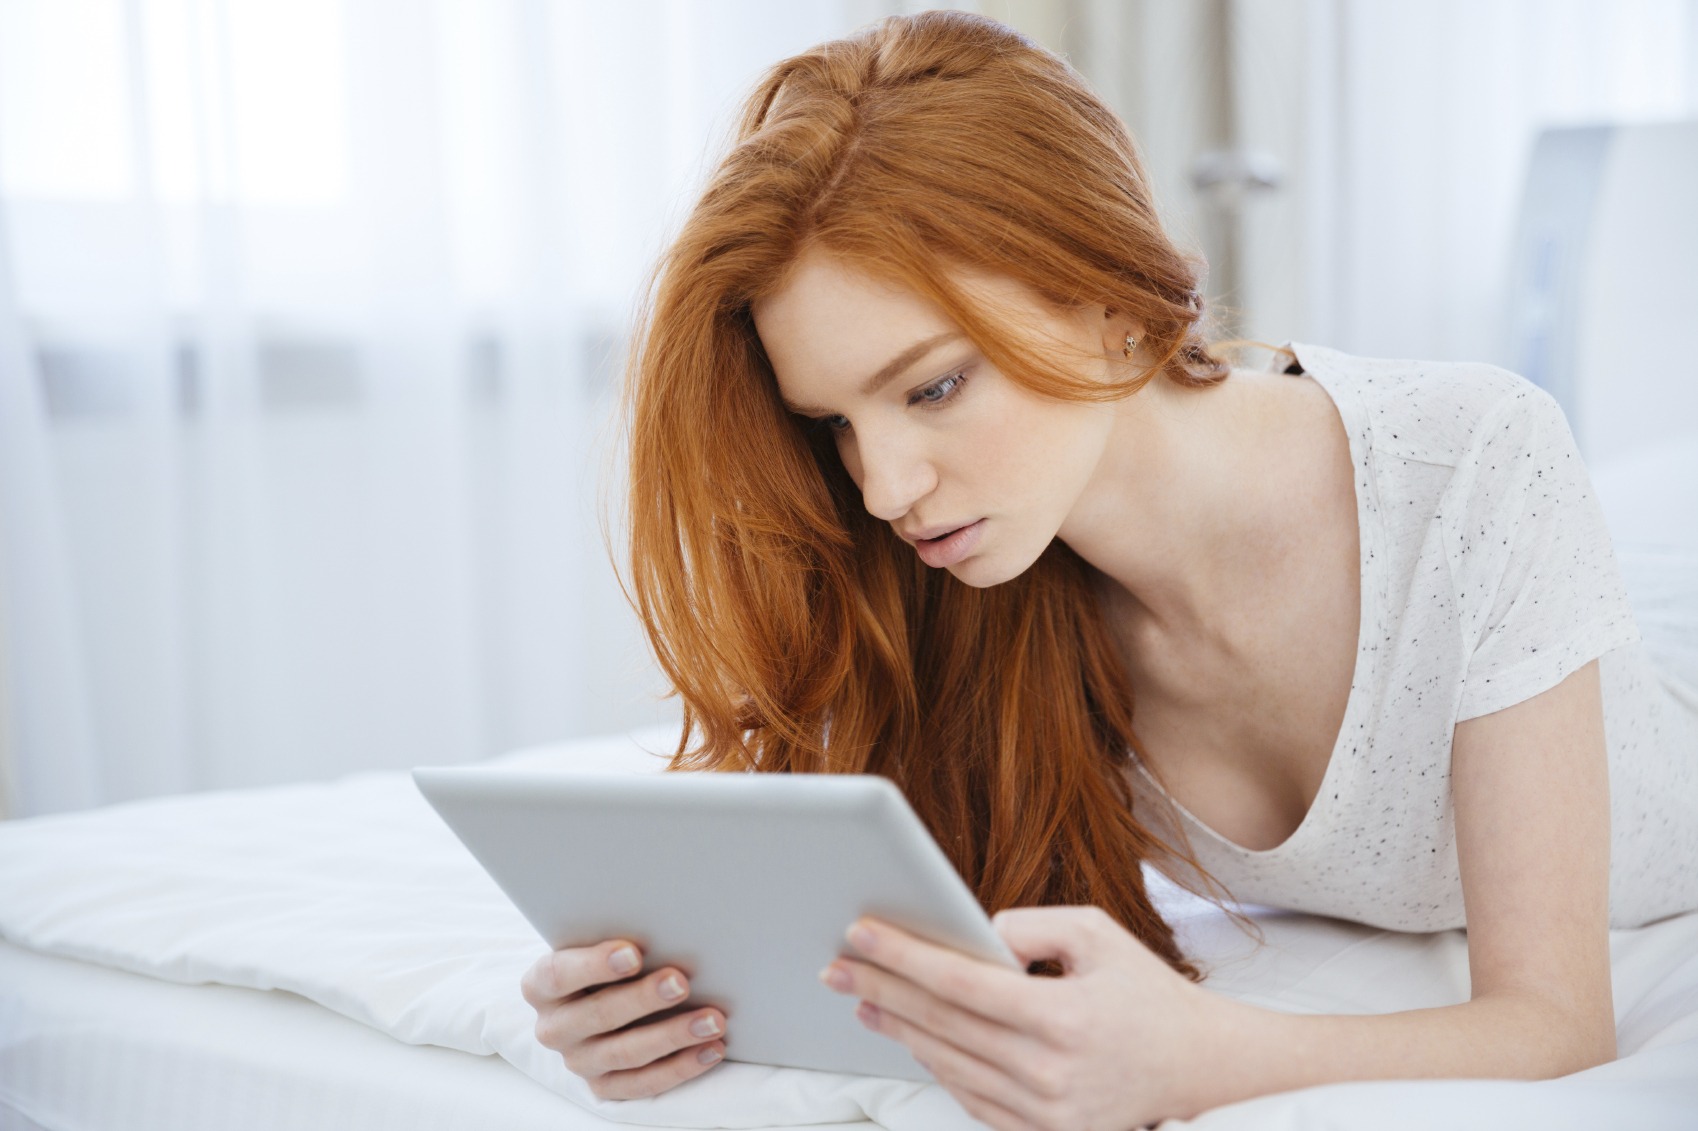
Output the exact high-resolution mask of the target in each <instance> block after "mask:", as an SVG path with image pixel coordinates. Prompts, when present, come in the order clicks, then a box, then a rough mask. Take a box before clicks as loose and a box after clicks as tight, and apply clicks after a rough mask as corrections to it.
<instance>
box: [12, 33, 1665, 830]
mask: <svg viewBox="0 0 1698 1131" xmlns="http://www.w3.org/2000/svg"><path fill="white" fill-rule="evenodd" d="M930 6H949V7H962V8H968V9H976V10H979V11H982V12H984V13H986V14H988V15H992V16H996V17H998V18H1001V19H1004V20H1006V21H1008V22H1010V23H1013V24H1014V25H1015V26H1016V27H1020V28H1021V29H1022V30H1025V31H1027V32H1028V33H1029V34H1032V35H1033V36H1034V37H1035V38H1037V39H1038V40H1039V41H1040V42H1043V43H1045V44H1046V45H1047V46H1050V47H1052V48H1055V49H1057V50H1060V51H1063V52H1064V53H1066V54H1068V56H1069V57H1070V58H1071V59H1072V60H1073V61H1074V62H1075V64H1076V65H1077V66H1079V67H1080V69H1081V70H1082V71H1084V73H1085V74H1086V76H1087V77H1088V78H1089V79H1091V81H1092V82H1093V83H1094V84H1095V85H1096V86H1097V87H1098V89H1099V90H1101V91H1102V92H1103V93H1104V95H1105V97H1107V98H1108V99H1109V101H1110V102H1111V103H1112V104H1114V105H1116V106H1117V107H1118V108H1119V109H1120V110H1121V112H1122V113H1123V114H1124V115H1125V116H1126V118H1127V120H1128V122H1129V124H1130V125H1131V126H1132V129H1133V132H1134V134H1135V135H1136V136H1137V137H1138V139H1139V142H1140V145H1141V146H1142V148H1143V150H1144V153H1145V156H1146V159H1147V161H1148V164H1149V165H1150V168H1151V172H1152V174H1153V176H1154V179H1155V182H1156V186H1157V190H1158V193H1159V204H1160V206H1161V207H1162V209H1163V214H1164V217H1166V218H1167V219H1168V221H1169V223H1170V224H1171V225H1172V227H1173V229H1174V231H1175V234H1176V235H1177V236H1178V237H1179V238H1180V239H1181V240H1182V241H1185V242H1189V243H1192V244H1194V245H1196V246H1199V247H1200V248H1203V249H1205V250H1210V243H1211V240H1213V239H1218V232H1212V231H1211V227H1210V225H1211V223H1212V221H1211V219H1210V217H1209V215H1208V214H1207V210H1206V209H1205V208H1203V207H1202V202H1201V201H1200V199H1199V198H1198V197H1197V196H1196V194H1195V193H1194V191H1193V190H1192V188H1191V186H1190V183H1189V178H1190V173H1191V162H1192V161H1193V160H1194V159H1195V158H1196V156H1197V155H1198V154H1199V153H1200V152H1202V151H1204V150H1206V149H1218V148H1220V147H1222V146H1223V145H1224V146H1232V145H1237V146H1244V147H1248V148H1252V149H1259V150H1264V151H1266V152H1268V153H1270V154H1272V155H1273V156H1274V157H1275V158H1277V160H1278V162H1279V164H1280V166H1281V167H1282V169H1283V170H1284V174H1285V176H1284V181H1283V183H1282V185H1281V187H1280V188H1279V189H1278V190H1275V191H1273V192H1269V193H1260V194H1252V195H1251V196H1250V197H1249V198H1247V199H1246V201H1245V203H1244V212H1243V216H1242V222H1241V224H1240V225H1239V227H1238V231H1239V233H1240V235H1239V236H1238V237H1237V238H1238V246H1237V247H1236V256H1235V259H1236V262H1237V263H1238V265H1239V272H1240V273H1239V279H1240V284H1239V291H1238V293H1236V294H1233V295H1219V294H1215V295H1213V296H1212V297H1213V298H1214V299H1215V300H1216V301H1217V302H1218V301H1227V302H1231V303H1232V304H1234V305H1236V306H1238V307H1240V308H1241V310H1242V311H1243V317H1242V320H1241V330H1242V332H1243V333H1245V334H1246V335H1247V336H1253V337H1260V338H1263V339H1265V340H1275V341H1277V340H1280V339H1281V338H1286V337H1290V338H1297V339H1299V340H1310V341H1320V342H1326V343H1330V344H1333V345H1337V346H1340V347H1342V348H1345V349H1350V350H1355V351H1357V352H1362V353H1379V354H1386V355H1394V356H1396V355H1401V356H1422V357H1434V358H1449V357H1455V358H1462V357H1470V358H1484V359H1488V360H1498V361H1502V362H1505V363H1508V359H1506V358H1504V357H1503V350H1504V342H1503V339H1502V331H1503V327H1504V324H1505V319H1504V317H1503V303H1504V295H1505V290H1506V287H1505V280H1504V272H1505V265H1506V260H1507V256H1508V253H1509V247H1510V240H1511V233H1512V229H1513V220H1514V210H1515V207H1516V202H1517V200H1518V198H1519V193H1520V185H1521V178H1522V176H1523V173H1524V168H1525V163H1526V158H1527V153H1528V150H1529V147H1530V145H1531V143H1532V138H1533V136H1534V133H1535V131H1536V130H1537V129H1538V128H1539V127H1541V126H1543V125H1547V124H1561V123H1572V122H1583V121H1598V120H1608V119H1618V120H1619V119H1629V120H1645V119H1652V118H1667V117H1682V116H1691V115H1693V114H1694V113H1698V0H1433V2H1431V3H1422V4H1391V3H1379V2H1377V0H1217V2H1215V3H1209V4H1205V3H1202V2H1201V0H984V2H982V3H976V4H975V3H961V4H947V5H928V4H925V3H919V2H915V0H813V2H789V0H713V2H711V3H710V2H706V0H622V2H620V3H617V4H605V3H596V2H593V0H434V2H427V0H0V789H4V790H6V791H7V792H9V794H10V796H11V810H12V812H14V813H39V812H47V811H52V810H57V809H67V808H75V807H80V806H87V805H93V804H99V803H103V802H109V801H116V800H121V799H124V798H128V797H136V796H143V795H148V794H155V793H163V792H170V791H177V790H185V789H198V788H210V787H218V786H237V785H248V784H260V783H265V782H272V781H281V780H286V779H300V778H311V777H323V776H327V775H330V774H334V773H338V772H342V771H348V770H355V769H368V768H399V767H405V766H410V765H415V764H423V763H432V762H449V761H460V760H465V759H471V758H476V757H481V756H486V755H488V754H492V753H495V752H497V751H499V750H502V749H505V748H509V747H512V746H516V745H519V744H523V743H527V742H532V741H541V740H549V739H554V738H558V737H562V736H566V735H571V734H576V733H584V732H593V731H602V730H609V729H614V728H618V727H622V726H626V725H631V724H634V723H638V722H642V721H646V720H648V719H651V718H654V717H657V716H658V715H661V714H665V713H669V712H671V711H672V710H673V707H672V706H671V705H670V704H667V703H663V702H662V701H660V700H659V698H658V694H659V692H660V691H661V690H662V688H661V687H660V684H659V680H658V677H657V676H656V675H655V673H654V672H653V671H652V669H651V667H650V664H649V661H648V658H647V655H646V652H645V649H644V647H643V645H642V642H641V639H640V636H639V634H638V632H637V630H636V627H635V625H634V624H633V623H632V620H631V617H630V615H629V612H628V609H627V608H626V606H625V604H624V601H623V599H622V597H621V596H620V594H619V592H618V589H617V587H616V584H615V582H614V579H613V573H612V569H611V567H610V565H609V563H608V561H607V557H606V554H605V552H604V549H603V543H602V537H601V532H600V530H599V528H598V522H597V492H598V490H605V491H607V492H609V493H610V494H611V496H612V497H613V498H614V499H616V498H617V496H618V492H619V490H620V484H619V482H618V478H617V475H616V474H612V473H611V472H612V471H616V469H617V461H616V456H617V453H616V452H614V451H612V450H611V448H610V447H609V445H608V444H607V443H605V442H604V441H606V440H607V438H608V437H607V436H606V433H605V430H604V424H605V421H606V418H607V410H608V408H609V405H610V394H611V392H612V390H611V387H610V381H611V378H612V376H613V374H614V370H615V368H616V366H617V363H618V360H619V358H620V356H621V351H622V349H623V346H624V342H623V341H622V334H623V332H624V330H625V329H626V327H627V325H628V321H629V314H630V303H631V299H632V297H633V295H634V292H635V288H636V287H637V285H638V283H639V281H640V278H641V274H642V272H643V271H644V270H645V269H646V268H647V266H648V265H649V264H650V263H651V262H652V260H653V258H654V255H655V253H656V252H657V251H658V250H659V248H660V247H661V246H662V245H663V243H664V240H665V238H666V235H667V234H668V233H669V232H670V230H671V229H672V226H673V225H674V224H675V222H676V220H677V219H678V217H679V214H680V211H681V209H682V208H683V207H685V206H686V205H687V204H688V202H689V200H690V198H691V194H692V191H693V188H694V186H695V184H696V183H697V179H698V178H699V176H700V174H701V172H702V163H703V161H704V160H705V158H706V157H707V155H708V154H709V152H710V151H711V148H712V147H713V146H714V145H715V144H716V143H717V142H718V141H719V140H720V139H721V137H722V133H723V130H724V129H725V128H726V127H727V126H728V124H729V120H728V116H729V114H730V112H731V110H732V108H733V106H734V102H735V99H736V97H737V96H738V95H739V94H740V93H742V92H743V91H744V90H745V89H746V88H747V86H748V84H749V83H750V82H751V81H752V80H753V79H754V77H755V76H756V75H757V74H758V73H759V71H760V70H761V69H762V68H763V67H764V66H765V65H767V64H769V63H771V62H772V61H774V60H776V59H778V58H780V57H782V56H783V55H786V54H789V53H792V52H794V51H797V50H800V49H802V48H804V47H806V46H809V45H811V44H813V43H815V42H818V41H819V40H822V39H825V38H828V37H831V36H834V35H839V34H842V33H844V32H846V31H848V30H850V29H851V28H853V27H856V26H859V25H861V24H863V23H865V22H867V21H869V20H871V19H874V18H877V17H878V16H881V15H884V14H887V13H889V12H894V11H915V10H919V9H921V8H924V7H930ZM1222 27H1230V28H1232V29H1233V37H1232V40H1231V43H1230V45H1229V50H1221V49H1220V44H1219V43H1218V42H1217V40H1218V37H1219V36H1220V35H1221V31H1220V29H1221V28H1222ZM1210 37H1216V39H1211V38H1210ZM1222 60H1224V61H1225V62H1224V63H1222V62H1221V61H1222ZM1223 66H1224V67H1225V68H1226V69H1227V71H1228V72H1229V74H1230V79H1231V81H1230V82H1226V81H1224V78H1223V76H1222V74H1221V73H1219V70H1220V68H1221V67H1223ZM1223 90H1224V93H1223ZM1223 104H1225V105H1228V106H1230V112H1229V113H1225V114H1224V116H1223V112H1222V110H1221V107H1222V105H1223ZM1223 121H1225V122H1226V123H1227V125H1228V126H1229V127H1230V131H1229V132H1230V133H1231V134H1232V136H1225V137H1223V136H1221V133H1222V122H1223ZM604 469H606V470H607V471H608V472H609V473H607V474H604Z"/></svg>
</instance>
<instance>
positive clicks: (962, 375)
mask: <svg viewBox="0 0 1698 1131" xmlns="http://www.w3.org/2000/svg"><path fill="white" fill-rule="evenodd" d="M966 383H967V374H966V371H965V370H958V371H957V372H954V373H951V374H950V375H949V376H947V377H940V378H938V379H937V380H936V381H933V382H932V383H931V384H930V385H927V386H926V387H925V388H923V389H921V390H919V391H918V392H917V393H915V394H914V395H913V396H912V397H911V398H909V401H908V403H909V404H915V403H919V404H925V405H938V404H942V403H943V402H945V401H947V400H949V399H950V398H951V397H953V396H954V395H955V394H956V393H957V392H959V391H960V389H961V386H963V385H965V384H966Z"/></svg>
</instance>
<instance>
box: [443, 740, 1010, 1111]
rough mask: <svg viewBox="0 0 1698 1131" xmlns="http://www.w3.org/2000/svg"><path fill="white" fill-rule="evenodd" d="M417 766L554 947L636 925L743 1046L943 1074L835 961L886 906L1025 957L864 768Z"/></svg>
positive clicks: (954, 936)
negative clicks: (741, 770) (888, 1027)
mask: <svg viewBox="0 0 1698 1131" xmlns="http://www.w3.org/2000/svg"><path fill="white" fill-rule="evenodd" d="M413 777H414V780H415V781H416V782H417V783H418V786H419V789H420V790H421V791H422V792H423V793H424V795H425V797H426V798H427V799H428V800H429V801H430V803H431V804H432V805H433V806H434V807H435V808H436V810H437V812H438V813H440V814H441V815H442V818H443V819H444V820H445V821H447V823H448V824H449V826H450V827H451V828H452V829H453V830H454V832H455V833H456V834H457V835H458V836H459V837H460V839H461V840H462V841H463V842H465V844H466V847H467V848H469V849H470V850H471V852H472V854H473V855H474V856H476V857H477V859H478V862H479V863H481V864H482V865H483V867H484V869H485V870H486V871H488V872H489V874H490V875H491V876H492V877H493V878H494V879H495V881H496V883H498V884H499V885H500V886H501V889H502V890H503V891H504V892H506V893H507V896H508V898H510V899H511V900H512V901H513V903H514V905H515V906H517V907H518V909H519V910H520V911H521V912H523V913H524V915H525V917H526V918H527V919H529V920H530V922H531V924H532V925H533V926H535V927H536V929H537V931H538V932H539V933H540V934H541V935H542V937H543V938H544V939H545V940H546V941H547V942H548V944H549V945H550V946H552V947H555V948H559V947H563V946H583V945H590V944H594V943H598V942H601V941H603V940H605V939H609V938H629V939H632V940H633V941H635V942H637V943H639V944H640V945H641V946H642V948H643V951H644V955H645V960H644V969H645V970H653V969H656V968H657V967H659V966H662V965H667V964H676V965H677V966H678V967H679V968H681V969H683V970H684V971H685V972H686V973H687V974H688V975H689V976H690V983H691V990H692V996H691V998H690V1002H689V1005H690V1006H691V1007H699V1006H702V1005H715V1006H718V1007H719V1008H721V1009H723V1010H724V1011H725V1014H726V1018H727V1023H726V1039H725V1047H726V1057H727V1059H731V1060H743V1061H751V1062H755V1063H760V1064H782V1065H792V1066H796V1067H802V1068H819V1069H826V1070H830V1071H837V1072H858V1073H867V1074H872V1075H881V1076H900V1077H906V1078H908V1079H915V1080H925V1079H929V1078H930V1077H929V1076H928V1075H927V1074H926V1072H925V1070H924V1069H922V1068H921V1067H920V1066H919V1064H918V1063H916V1062H915V1061H914V1060H913V1058H912V1057H910V1056H909V1055H908V1053H907V1051H906V1050H905V1049H904V1048H903V1047H902V1046H901V1045H900V1044H898V1043H896V1042H895V1041H893V1040H891V1039H889V1038H887V1037H881V1036H879V1035H877V1034H875V1033H871V1032H868V1031H867V1030H866V1029H864V1028H862V1027H861V1025H860V1023H859V1022H857V1021H856V1020H855V1017H854V1006H855V1002H854V1000H853V999H850V998H846V997H844V996H842V995H839V994H835V993H832V992H831V991H830V990H828V989H826V988H825V987H824V986H823V985H821V984H820V982H819V978H818V975H819V971H820V969H821V968H822V967H823V966H825V965H826V963H828V962H830V961H831V959H832V958H833V957H835V956H837V955H838V954H847V953H850V951H849V950H848V949H847V947H846V946H845V944H844V937H843V932H844V931H845V929H846V928H847V927H848V926H849V924H850V923H851V922H852V921H854V919H855V918H856V917H857V916H858V915H861V914H869V915H874V916H877V917H879V918H882V919H885V920H888V921H889V922H892V923H895V924H897V925H898V926H902V927H905V928H908V929H909V930H912V931H914V932H916V933H918V934H921V935H923V936H926V937H928V938H931V939H933V940H935V941H938V942H941V943H944V944H946V945H949V946H953V947H955V948H957V949H959V950H963V951H966V952H968V953H970V954H974V955H977V956H979V957H981V958H984V959H987V960H989V961H992V962H996V963H999V964H1001V965H1004V966H1008V967H1010V968H1013V969H1019V968H1020V966H1019V963H1018V962H1017V961H1016V960H1015V958H1014V956H1013V955H1012V954H1011V953H1010V952H1009V950H1008V948H1007V946H1006V945H1005V944H1004V943H1003V942H1002V940H1001V938H1000V937H999V936H998V935H997V934H996V931H995V929H994V928H993V927H992V926H991V923H990V920H989V919H988V918H987V917H986V916H985V913H984V911H983V909H982V908H981V907H980V906H979V903H978V901H977V900H976V899H975V898H974V896H973V894H972V892H971V891H969V890H968V888H967V886H966V884H965V883H964V882H962V880H961V877H960V876H959V875H958V874H957V873H956V871H955V869H954V868H953V867H952V866H951V865H950V863H949V860H948V859H947V858H946V857H945V856H944V854H943V852H942V850H941V849H940V848H939V847H938V846H937V843H936V842H935V841H933V840H932V838H931V836H930V834H929V833H928V832H927V831H926V829H925V826H924V825H923V824H922V823H921V822H920V819H919V818H918V817H917V816H916V815H915V814H914V811H913V810H912V809H911V808H910V807H909V805H908V802H907V800H906V799H905V798H904V797H903V796H902V793H901V791H900V790H898V789H897V787H896V786H895V785H894V784H893V783H891V782H890V781H888V780H886V779H885V778H882V777H876V776H872V775H855V774H734V773H676V774H674V773H668V774H658V775H653V776H649V775H643V776H630V777H625V776H596V775H591V774H582V773H571V772H562V771H538V770H513V769H501V768H491V767H452V768H432V769H418V770H415V771H413Z"/></svg>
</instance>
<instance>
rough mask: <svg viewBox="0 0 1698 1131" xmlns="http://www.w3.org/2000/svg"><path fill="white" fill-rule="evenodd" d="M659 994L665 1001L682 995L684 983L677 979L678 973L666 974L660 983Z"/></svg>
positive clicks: (675, 999)
mask: <svg viewBox="0 0 1698 1131" xmlns="http://www.w3.org/2000/svg"><path fill="white" fill-rule="evenodd" d="M660 996H661V997H663V998H665V999H666V1000H667V1001H677V1000H678V999H679V998H681V997H683V996H684V983H683V982H680V981H679V980H678V975H676V974H668V975H667V976H666V980H665V981H664V982H662V983H661V984H660Z"/></svg>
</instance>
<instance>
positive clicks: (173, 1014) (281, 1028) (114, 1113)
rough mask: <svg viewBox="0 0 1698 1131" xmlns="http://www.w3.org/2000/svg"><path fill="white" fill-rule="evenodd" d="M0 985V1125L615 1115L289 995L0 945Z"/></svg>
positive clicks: (261, 1130) (317, 1130) (209, 1129)
mask: <svg viewBox="0 0 1698 1131" xmlns="http://www.w3.org/2000/svg"><path fill="white" fill-rule="evenodd" d="M0 987H4V989H3V990H0V1003H3V1004H0V1032H3V1035H4V1036H3V1042H0V1131H34V1129H36V1128H43V1129H51V1131H106V1129H117V1128H122V1129H124V1131H230V1129H231V1128H242V1129H243V1131H344V1129H346V1131H371V1129H373V1128H379V1127H405V1128H407V1129H408V1131H482V1129H485V1128H491V1127H499V1128H502V1129H503V1131H594V1129H605V1128H609V1127H616V1126H619V1125H618V1124H614V1123H611V1122H609V1121H608V1120H606V1119H603V1118H602V1117H600V1116H598V1115H594V1114H592V1113H590V1112H588V1111H585V1110H584V1109H583V1108H581V1107H579V1106H578V1105H577V1104H574V1103H572V1102H571V1101H570V1100H568V1099H565V1098H564V1097H562V1096H559V1095H556V1094H555V1093H553V1092H550V1091H549V1090H548V1089H547V1088H544V1087H542V1086H541V1085H540V1084H537V1083H536V1082H534V1081H532V1080H531V1079H529V1078H528V1077H526V1076H525V1074H524V1073H522V1072H520V1071H518V1070H517V1069H515V1068H514V1067H513V1066H512V1065H510V1064H508V1063H506V1062H505V1061H503V1060H501V1059H500V1058H499V1057H495V1056H474V1055H472V1054H470V1053H464V1052H458V1051H456V1050H454V1049H447V1048H441V1047H438V1046H434V1045H408V1044H403V1043H402V1042H400V1041H397V1040H395V1039H394V1038H393V1037H388V1036H385V1035H384V1034H383V1033H380V1032H378V1031H377V1030H376V1029H373V1028H371V1027H370V1026H368V1025H362V1024H360V1023H359V1022H357V1021H351V1020H349V1019H348V1018H346V1017H343V1016H341V1015H340V1014H337V1013H333V1012H331V1011H330V1010H328V1009H325V1008H324V1007H323V1006H320V1005H316V1004H314V1003H313V1002H310V1001H308V1000H307V999H306V998H303V997H299V996H297V995H295V994H291V993H284V992H281V991H261V990H248V989H240V988H237V987H234V986H219V985H201V986H187V985H180V984H177V983H174V982H166V981H162V980H160V979H158V978H152V977H147V976H144V975H140V974H131V973H127V972H125V971H122V970H115V969H112V968H111V967H106V966H96V965H93V964H91V963H87V962H78V961H76V960H75V959H69V958H57V957H53V956H50V955H45V954H39V953H36V952H33V951H29V950H25V949H23V948H21V947H17V946H13V945H11V944H9V943H0ZM831 1126H833V1127H836V1128H849V1127H858V1128H872V1127H873V1126H874V1125H873V1124H871V1123H867V1122H864V1121H863V1122H859V1123H854V1124H833V1125H831ZM816 1127H817V1125H816Z"/></svg>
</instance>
